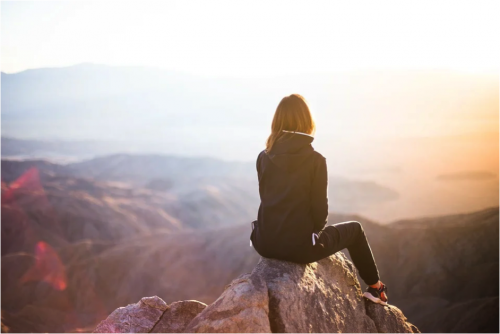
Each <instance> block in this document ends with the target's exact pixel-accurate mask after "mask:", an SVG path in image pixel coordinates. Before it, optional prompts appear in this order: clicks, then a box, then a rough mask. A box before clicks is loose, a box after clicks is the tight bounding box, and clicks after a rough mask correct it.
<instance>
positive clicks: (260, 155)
mask: <svg viewBox="0 0 500 334" xmlns="http://www.w3.org/2000/svg"><path fill="white" fill-rule="evenodd" d="M262 154H263V152H260V153H259V155H258V156H257V161H256V167H257V178H258V180H259V182H260V163H261V162H260V160H261V159H262Z"/></svg>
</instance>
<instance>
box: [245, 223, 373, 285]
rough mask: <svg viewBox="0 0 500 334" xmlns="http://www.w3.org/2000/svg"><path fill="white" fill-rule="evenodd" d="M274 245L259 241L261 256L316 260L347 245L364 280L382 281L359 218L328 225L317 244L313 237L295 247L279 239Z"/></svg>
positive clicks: (288, 259)
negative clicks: (282, 243) (270, 245)
mask: <svg viewBox="0 0 500 334" xmlns="http://www.w3.org/2000/svg"><path fill="white" fill-rule="evenodd" d="M253 227H254V222H252V229H253ZM252 235H253V233H252ZM311 239H312V238H311ZM250 245H252V243H251V244H250ZM256 246H257V247H256ZM272 246H273V247H267V248H266V247H265V246H264V247H259V245H258V244H255V245H254V247H255V249H256V250H257V252H258V253H259V254H260V255H261V256H264V257H268V258H274V259H280V260H285V261H291V262H296V263H311V262H316V261H319V260H321V259H324V258H325V257H328V256H330V255H333V254H335V253H337V252H338V251H341V250H342V249H344V248H347V250H348V251H349V254H350V255H351V259H352V262H354V265H355V266H356V268H357V269H358V271H359V276H361V279H362V280H363V281H365V283H366V284H367V285H373V284H376V283H377V282H378V281H379V274H378V269H377V265H376V264H375V259H374V258H373V254H372V250H371V248H370V245H369V244H368V240H367V239H366V235H365V231H364V230H363V227H362V226H361V224H360V223H359V222H357V221H348V222H344V223H339V224H334V225H329V226H326V227H325V228H323V230H321V231H320V232H319V233H318V239H316V244H315V245H313V244H312V240H311V242H308V243H306V244H304V245H301V246H299V247H293V248H290V247H288V246H286V245H280V244H279V242H278V241H276V242H273V245H272Z"/></svg>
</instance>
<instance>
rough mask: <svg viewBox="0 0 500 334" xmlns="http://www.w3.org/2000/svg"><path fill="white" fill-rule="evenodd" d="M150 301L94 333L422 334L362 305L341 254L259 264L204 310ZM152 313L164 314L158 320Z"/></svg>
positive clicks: (393, 311)
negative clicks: (306, 261) (314, 259)
mask: <svg viewBox="0 0 500 334" xmlns="http://www.w3.org/2000/svg"><path fill="white" fill-rule="evenodd" d="M152 298H153V299H148V302H147V303H146V302H143V301H142V300H141V302H139V303H138V304H134V305H129V306H127V307H126V308H120V309H118V310H116V311H115V312H113V313H112V314H111V315H110V316H109V317H108V319H106V320H105V321H103V322H102V323H101V324H100V325H99V326H98V327H97V329H96V331H106V330H108V329H112V330H126V331H128V330H130V331H132V330H135V329H140V330H149V331H152V332H181V331H184V332H189V333H207V332H211V333H222V332H234V333H238V332H247V333H265V332H267V333H269V332H279V333H289V332H296V333H310V332H317V333H325V332H329V333H333V332H351V333H376V332H382V333H419V331H418V329H417V328H416V327H415V326H414V325H412V324H410V323H409V322H407V319H406V317H405V316H404V315H403V313H402V312H401V311H400V310H399V309H398V308H396V307H394V306H385V307H384V306H382V305H379V304H374V303H372V302H370V301H367V300H365V299H364V298H363V296H362V293H361V287H360V284H359V282H358V279H357V277H356V271H355V268H354V266H353V264H352V263H351V262H350V261H349V260H348V259H347V258H346V256H345V255H344V254H343V253H341V252H339V253H337V254H335V255H332V256H330V257H328V258H325V259H323V260H321V261H318V262H315V263H310V264H307V265H301V264H296V263H291V262H285V261H279V260H273V259H266V258H261V260H260V261H259V263H258V264H257V266H256V267H255V268H254V270H253V271H252V273H250V274H245V275H242V276H240V277H238V278H237V279H235V280H234V281H233V282H231V284H229V285H228V286H227V287H226V289H225V290H224V292H223V293H222V295H221V296H220V297H219V298H218V299H217V300H216V301H215V302H214V303H212V304H211V305H209V306H207V307H206V308H205V307H204V304H201V303H199V302H196V301H185V302H177V303H173V304H171V305H170V306H166V305H164V302H163V301H161V302H163V304H161V303H160V302H158V301H157V299H159V298H158V297H152ZM155 298H157V299H155ZM143 299H144V298H143ZM159 300H161V299H159ZM153 301H154V303H153ZM137 305H139V306H137ZM151 305H158V306H161V308H163V309H164V311H162V312H160V313H161V314H159V315H158V313H157V312H156V313H155V311H153V309H155V307H156V306H151ZM138 307H139V309H145V310H142V311H139V310H138ZM161 308H160V309H161ZM123 309H125V311H120V310H123ZM127 309H129V310H128V311H127ZM150 309H152V310H150ZM146 310H147V312H146ZM157 310H159V309H157ZM126 312H128V313H126ZM152 314H154V316H152ZM126 315H127V316H128V318H127V316H126ZM141 317H144V319H141ZM146 317H148V318H147V319H146ZM191 319H192V320H191ZM116 322H124V324H120V323H116ZM146 323H147V325H146Z"/></svg>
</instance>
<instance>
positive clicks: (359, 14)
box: [2, 1, 500, 76]
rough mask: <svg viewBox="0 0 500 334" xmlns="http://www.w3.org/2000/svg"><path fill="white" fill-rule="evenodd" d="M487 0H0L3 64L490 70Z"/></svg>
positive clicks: (494, 28)
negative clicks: (49, 0)
mask: <svg viewBox="0 0 500 334" xmlns="http://www.w3.org/2000/svg"><path fill="white" fill-rule="evenodd" d="M498 10H499V2H497V1H475V2H460V1H459V2H456V1H439V2H434V1H419V2H399V1H398V2H376V3H374V2H334V1H321V2H319V1H315V2H312V3H311V2H305V1H293V2H291V1H267V2H260V3H255V2H252V3H249V2H233V1H217V2H204V1H183V2H174V1H163V2H89V1H82V2H73V1H68V2H12V3H10V2H4V3H2V71H5V72H17V71H21V70H24V69H27V68H38V67H58V66H68V65H73V64H77V63H82V62H93V63H102V64H108V65H144V66H155V67H160V68H165V69H170V70H178V71H183V72H191V73H196V74H205V75H242V76H251V75H276V74H291V73H305V72H325V71H338V70H359V69H361V70H363V69H371V68H396V69H401V68H404V69H413V68H417V69H420V68H449V69H455V70H461V71H469V72H470V71H472V72H482V71H490V70H492V69H497V68H498V59H499V58H500V52H499V45H498V43H496V40H497V37H498V35H497V32H498V31H499V28H500V25H499V20H498V19H497V13H498Z"/></svg>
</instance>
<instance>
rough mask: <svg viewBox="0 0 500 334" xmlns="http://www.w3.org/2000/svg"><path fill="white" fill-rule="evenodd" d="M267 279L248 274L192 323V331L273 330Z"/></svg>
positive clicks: (189, 328) (236, 281) (250, 331)
mask: <svg viewBox="0 0 500 334" xmlns="http://www.w3.org/2000/svg"><path fill="white" fill-rule="evenodd" d="M268 315H269V296H268V290H267V287H266V282H265V281H263V280H262V278H261V277H260V276H258V275H252V274H245V275H242V276H240V277H239V278H237V279H235V280H234V281H232V282H231V284H229V285H228V286H227V287H226V289H225V290H224V292H223V293H222V295H221V296H220V297H219V298H218V299H217V300H216V301H215V302H213V303H212V304H211V305H209V306H208V307H207V308H206V309H205V310H204V311H203V312H201V313H200V314H199V315H198V316H197V317H196V318H194V320H193V321H192V322H191V323H190V324H189V325H188V327H187V328H186V330H185V332H188V333H227V332H230V333H231V332H232V333H241V332H243V333H270V332H271V327H270V324H269V318H268Z"/></svg>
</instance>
